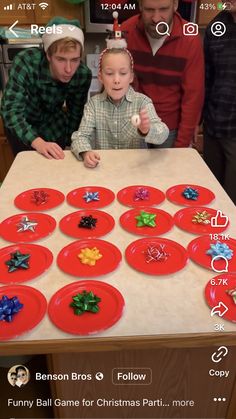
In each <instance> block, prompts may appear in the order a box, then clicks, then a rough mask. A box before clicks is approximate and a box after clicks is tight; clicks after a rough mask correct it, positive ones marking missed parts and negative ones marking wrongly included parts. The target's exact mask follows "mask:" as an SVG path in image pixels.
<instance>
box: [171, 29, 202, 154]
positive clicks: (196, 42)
mask: <svg viewBox="0 0 236 419" xmlns="http://www.w3.org/2000/svg"><path fill="white" fill-rule="evenodd" d="M191 38H192V43H191V45H190V48H189V54H188V62H187V65H186V68H185V71H184V74H183V80H182V98H181V118H180V123H179V128H178V136H177V139H176V141H175V144H174V146H175V147H188V146H189V144H190V143H191V141H192V139H193V135H194V129H195V127H196V126H197V125H198V123H199V120H200V117H201V112H202V107H203V101H204V58H203V47H202V42H201V39H200V38H199V37H198V36H192V37H191Z"/></svg>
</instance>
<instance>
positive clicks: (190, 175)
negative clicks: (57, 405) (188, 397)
mask: <svg viewBox="0 0 236 419" xmlns="http://www.w3.org/2000/svg"><path fill="white" fill-rule="evenodd" d="M65 154H66V157H65V159H64V160H60V161H56V160H47V159H44V158H43V157H42V156H40V155H38V154H37V153H36V152H24V153H20V154H18V156H17V158H16V159H15V161H14V163H13V165H12V167H11V169H10V172H9V173H8V175H7V177H6V179H5V181H4V183H3V185H2V187H1V189H0V201H1V218H0V220H4V219H5V218H7V217H9V216H10V215H13V214H17V213H20V212H21V211H20V210H18V209H17V208H15V207H14V204H13V200H14V198H15V196H16V195H17V194H18V193H20V192H21V191H24V190H27V189H30V188H38V187H45V188H46V187H49V188H55V189H58V190H60V191H61V192H63V193H64V194H65V195H66V194H67V193H68V192H69V191H71V190H72V189H75V188H77V187H81V186H93V185H94V186H104V187H107V188H110V189H112V190H113V191H114V192H115V193H117V192H118V191H119V190H120V189H122V188H124V187H126V186H129V185H139V184H144V185H145V184H146V185H150V186H154V187H157V188H159V189H161V190H162V191H166V190H167V189H168V188H169V187H170V186H173V185H176V184H181V183H187V184H188V183H192V184H198V185H202V186H205V187H208V188H209V189H211V190H212V191H213V192H214V193H215V195H216V199H215V201H213V202H212V203H211V204H209V206H211V207H213V208H215V209H221V210H222V211H223V212H224V213H225V214H226V215H228V217H229V219H230V227H229V228H228V229H227V233H229V234H230V236H231V237H236V222H235V206H234V205H233V203H232V202H231V200H230V199H229V197H228V196H227V194H226V193H225V192H224V190H223V189H222V187H221V186H220V185H219V183H218V182H217V181H216V179H215V178H214V176H213V175H212V173H211V172H210V171H209V169H208V168H207V166H206V165H205V163H204V162H203V160H202V159H201V157H200V156H199V155H198V153H197V152H196V151H195V150H192V149H163V150H112V151H110V150H104V151H100V154H101V163H100V165H99V166H98V167H97V168H95V169H86V168H85V167H84V166H83V163H82V162H78V161H77V160H76V159H75V158H74V156H73V155H72V154H71V153H70V151H66V152H65ZM158 208H160V209H164V210H166V211H167V212H169V213H170V214H172V215H173V214H175V213H176V212H177V211H178V210H179V209H180V208H181V207H180V206H177V205H174V204H173V203H171V202H169V201H168V200H165V201H164V202H163V203H162V204H161V205H160V206H158ZM104 210H105V211H107V212H108V213H110V214H111V215H112V216H113V217H114V218H115V221H116V226H115V228H114V229H113V231H111V232H110V233H109V234H108V235H106V236H105V237H104V239H105V240H107V241H109V242H111V243H113V244H115V245H116V246H118V248H119V249H120V250H121V252H122V254H123V260H122V262H121V264H120V266H119V267H118V269H116V270H115V271H114V272H112V273H110V274H108V275H105V276H103V277H99V278H98V280H101V281H105V282H107V283H109V284H111V285H113V286H115V287H116V288H117V289H118V290H119V291H120V292H121V293H122V295H123V296H124V299H125V303H126V305H125V311H124V314H123V316H122V318H121V319H120V320H119V322H117V323H116V324H115V325H114V326H113V327H111V328H110V329H107V330H105V331H104V332H102V333H99V334H98V335H96V336H93V337H80V336H72V335H70V334H68V333H64V332H62V331H61V330H59V329H57V328H56V327H55V326H54V325H53V324H52V323H51V322H50V320H49V318H48V316H47V315H46V316H45V317H44V319H43V320H42V321H41V323H40V324H39V325H38V326H37V327H35V328H34V329H33V330H32V331H30V332H29V333H27V334H25V335H22V336H20V337H19V338H16V339H13V340H11V341H8V342H2V343H1V345H0V354H1V355H6V354H8V355H9V354H34V353H45V354H54V355H53V357H52V368H53V369H55V368H57V367H58V368H59V367H60V368H63V369H64V367H65V366H66V367H67V368H68V365H69V364H70V363H71V362H72V359H71V357H70V356H69V355H68V356H67V355H66V354H65V353H69V352H73V353H78V354H79V352H87V353H88V352H94V351H95V352H97V356H98V358H97V359H98V360H99V354H98V352H100V351H111V352H112V353H114V352H116V351H118V352H119V353H122V352H121V351H129V353H133V351H141V352H142V351H143V352H142V353H143V354H144V353H147V351H150V350H151V351H154V352H152V353H153V357H154V358H153V359H155V356H156V355H155V354H154V353H156V352H155V351H159V352H158V353H159V355H160V357H159V360H161V359H162V356H163V354H167V353H168V357H170V358H171V359H173V357H172V355H173V356H175V355H174V354H176V353H177V352H176V351H178V350H179V351H180V352H181V351H182V352H181V354H182V355H181V356H184V357H186V354H187V353H188V354H190V353H191V354H193V353H194V352H193V351H194V350H195V348H199V349H198V351H199V352H198V354H199V353H201V356H200V358H201V365H203V364H204V363H205V362H208V361H209V356H210V354H211V353H212V348H213V345H214V347H218V346H220V345H222V344H224V345H227V346H228V347H229V346H230V347H231V352H232V354H233V351H234V348H233V347H234V345H235V344H236V339H235V336H236V324H234V323H232V322H228V321H223V320H221V319H220V318H219V317H217V316H213V317H211V316H210V309H209V307H208V306H207V304H206V302H205V299H204V288H205V284H206V283H207V282H208V281H209V280H210V279H211V278H212V277H214V276H215V274H214V272H211V271H209V270H207V269H204V268H202V267H200V266H199V265H197V264H195V263H194V262H192V261H191V260H189V262H188V263H187V265H186V267H185V268H184V269H182V270H181V271H179V272H177V273H175V274H172V275H166V276H162V277H152V276H149V275H145V274H142V273H140V272H137V271H135V270H134V269H132V268H131V267H129V265H128V264H127V263H126V261H125V257H124V251H125V249H126V247H127V245H128V244H129V243H131V242H132V241H134V240H136V239H138V238H139V236H134V235H132V234H131V233H129V232H127V231H125V230H123V229H122V228H121V226H120V225H119V217H120V215H121V214H122V213H124V212H125V211H126V210H128V208H127V207H125V206H122V205H121V204H120V203H119V202H118V201H117V200H115V201H114V202H113V203H112V204H111V205H109V206H108V207H106V208H104ZM74 211H76V208H74V207H71V206H70V205H68V204H67V203H66V202H64V203H63V204H62V205H60V206H59V207H57V208H55V209H52V210H50V211H48V212H47V213H48V214H50V215H52V216H53V217H54V218H55V219H56V221H57V222H59V220H60V219H61V218H62V217H63V216H65V215H66V214H69V213H72V212H74ZM140 237H141V236H140ZM164 237H166V238H169V239H173V240H175V241H177V242H178V243H181V244H182V245H183V246H184V247H186V246H187V245H188V243H189V242H190V241H191V240H192V239H193V238H195V237H196V236H194V235H193V234H190V233H188V232H185V231H182V230H180V229H178V228H177V227H173V229H172V230H170V231H169V232H168V233H166V234H164ZM74 240H75V239H73V238H71V237H69V236H66V235H64V234H63V233H61V232H60V230H59V228H58V227H57V229H56V230H55V232H54V233H53V234H52V235H51V236H49V237H47V238H45V239H42V240H40V241H39V242H38V244H41V245H43V246H46V247H48V248H49V249H50V250H51V251H52V252H53V254H54V256H55V259H54V262H53V265H52V266H51V268H50V269H49V270H48V271H47V272H46V273H45V274H43V275H42V276H40V277H39V278H36V279H35V280H33V281H30V282H27V283H26V285H30V286H33V287H35V288H37V289H39V290H40V291H41V292H42V293H43V294H44V295H45V297H46V298H47V300H48V301H49V300H50V298H51V296H52V295H53V294H54V293H55V292H56V291H57V290H58V289H60V288H62V287H63V286H64V285H67V284H69V283H71V282H72V281H75V280H77V278H74V277H71V276H69V275H67V274H65V273H63V272H61V271H60V270H59V268H58V267H57V265H56V255H57V254H58V253H59V251H60V250H61V249H62V248H63V247H64V246H66V245H67V244H69V243H71V242H72V241H74ZM0 245H1V247H4V246H7V245H9V243H7V242H5V241H4V240H2V239H0ZM96 279H97V278H96ZM78 280H79V278H78ZM137 301H142V308H141V309H140V310H138V309H137ZM216 323H220V324H222V323H223V324H224V332H217V331H215V324H216ZM163 348H164V349H163ZM167 348H168V349H167ZM177 348H178V349H177ZM183 348H186V349H185V350H184V352H183ZM187 348H189V349H187ZM190 348H193V351H192V350H191V349H190ZM145 351H146V352H145ZM168 351H169V352H168ZM141 352H139V353H141ZM180 352H179V353H180ZM61 353H64V356H63V361H62V359H61V358H60V357H61ZM234 353H235V352H234ZM171 354H172V355H171ZM191 356H192V355H191ZM205 356H206V358H207V361H203V360H204V359H205ZM131 358H132V357H131ZM131 358H129V359H131ZM200 358H199V356H198V355H196V358H194V361H193V363H194V368H192V373H193V370H194V371H195V372H196V374H200V375H201V373H200V371H201V367H200V365H199V363H198V361H197V360H198V359H200ZM150 359H151V358H150ZM163 359H165V357H164V358H163ZM184 359H185V358H184ZM65 360H66V361H65ZM129 362H131V361H129ZM160 362H161V361H160ZM179 362H182V361H179V360H178V364H179ZM183 362H184V361H183ZM225 362H227V365H228V368H229V366H230V365H231V364H230V359H229V361H225ZM208 364H209V362H208ZM208 364H207V365H208ZM234 364H235V363H234ZM73 365H74V364H73ZM168 365H169V366H170V365H171V362H170V363H169V364H168ZM162 367H163V364H162V362H161V363H160V368H162ZM175 367H176V366H175ZM224 367H225V368H227V367H226V364H225V365H224ZM168 368H169V369H171V368H170V367H168V366H167V365H166V369H165V373H166V374H167V370H168ZM179 368H181V366H179ZM199 368H200V369H199ZM233 368H234V369H235V367H233ZM176 371H177V370H176ZM170 374H171V371H170ZM186 374H187V376H188V378H189V372H186ZM231 377H232V378H230V380H229V381H227V385H228V384H229V387H228V395H229V394H231V395H232V392H233V373H232V374H231ZM212 380H214V379H212ZM218 380H219V379H218ZM221 383H222V387H221ZM221 383H220V387H221V388H224V387H225V386H224V382H223V381H222V380H221ZM217 386H218V384H217ZM57 390H58V389H57ZM63 391H64V390H63ZM201 391H203V394H205V395H206V389H205V388H204V390H203V388H202V389H201ZM234 403H235V402H234ZM232 406H233V405H232V404H231V410H232V409H233V407H232ZM234 407H235V406H234ZM209 409H210V408H209ZM214 409H216V408H214ZM214 409H213V410H212V412H213V414H215V415H216V410H214ZM217 409H218V410H217V412H219V411H220V412H224V414H225V410H224V409H226V408H225V407H221V408H220V409H223V410H219V408H217ZM61 412H62V411H61ZM208 412H210V410H209V411H208ZM229 412H230V409H229V410H228V416H227V417H228V418H230V417H232V418H233V416H230V413H229ZM60 414H61V415H63V413H60ZM195 414H196V413H195ZM217 414H218V413H217ZM232 414H233V413H232ZM196 416H197V415H196ZM60 417H64V416H60ZM65 417H66V416H65ZM70 417H76V416H73V415H72V413H70ZM103 417H105V416H103ZM163 417H164V416H163ZM189 417H191V416H189ZM209 417H210V416H209ZM211 417H212V416H211ZM217 417H220V416H217Z"/></svg>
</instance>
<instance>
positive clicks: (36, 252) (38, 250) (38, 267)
mask: <svg viewBox="0 0 236 419" xmlns="http://www.w3.org/2000/svg"><path fill="white" fill-rule="evenodd" d="M17 250H19V251H20V252H21V253H23V254H28V253H29V254H30V258H29V268H28V269H18V270H17V271H14V272H10V273H9V272H8V266H7V265H6V264H5V262H6V261H7V260H9V259H10V258H11V255H10V253H14V252H16V251H17ZM52 261H53V255H52V252H51V251H50V250H49V249H47V248H46V247H43V246H39V245H38V244H15V245H12V246H7V247H3V248H2V249H0V282H2V283H3V284H11V283H18V282H26V281H30V280H31V279H34V278H36V277H37V276H39V275H42V273H43V272H45V271H46V270H47V269H48V268H49V266H50V265H51V264H52Z"/></svg>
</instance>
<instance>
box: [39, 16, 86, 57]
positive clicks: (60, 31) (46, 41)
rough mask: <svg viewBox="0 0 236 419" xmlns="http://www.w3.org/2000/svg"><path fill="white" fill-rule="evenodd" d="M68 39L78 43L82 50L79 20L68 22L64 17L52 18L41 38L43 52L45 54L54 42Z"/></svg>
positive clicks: (81, 33)
mask: <svg viewBox="0 0 236 419" xmlns="http://www.w3.org/2000/svg"><path fill="white" fill-rule="evenodd" d="M47 28H50V29H47ZM47 31H48V32H47ZM68 37H69V38H73V39H75V40H76V41H78V42H79V43H80V45H81V47H82V49H84V34H83V31H82V29H81V27H80V22H79V20H77V19H72V20H69V19H66V18H64V17H54V18H53V19H51V20H50V22H48V24H47V26H46V32H45V34H44V35H43V36H42V41H43V46H44V50H45V52H47V50H48V48H49V47H50V45H52V44H53V43H54V42H56V41H59V40H60V39H64V38H68Z"/></svg>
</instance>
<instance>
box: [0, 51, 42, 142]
mask: <svg viewBox="0 0 236 419" xmlns="http://www.w3.org/2000/svg"><path fill="white" fill-rule="evenodd" d="M32 82H33V75H32V74H31V67H30V62H28V57H26V56H25V55H24V54H21V53H19V54H17V56H16V57H15V59H14V62H13V65H12V68H11V71H10V75H9V80H8V83H7V85H6V88H5V89H4V93H3V98H2V103H1V115H2V117H3V121H4V125H5V127H6V128H8V129H9V130H10V131H12V133H13V135H15V136H16V137H17V138H19V141H22V142H23V143H24V144H26V145H31V143H32V141H33V140H35V139H36V138H37V137H38V133H37V132H36V130H35V129H34V128H33V127H32V125H30V124H29V123H28V122H27V121H26V119H25V114H26V113H25V109H26V106H27V101H26V98H27V97H28V95H29V94H30V93H29V92H30V89H29V86H30V83H32Z"/></svg>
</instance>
